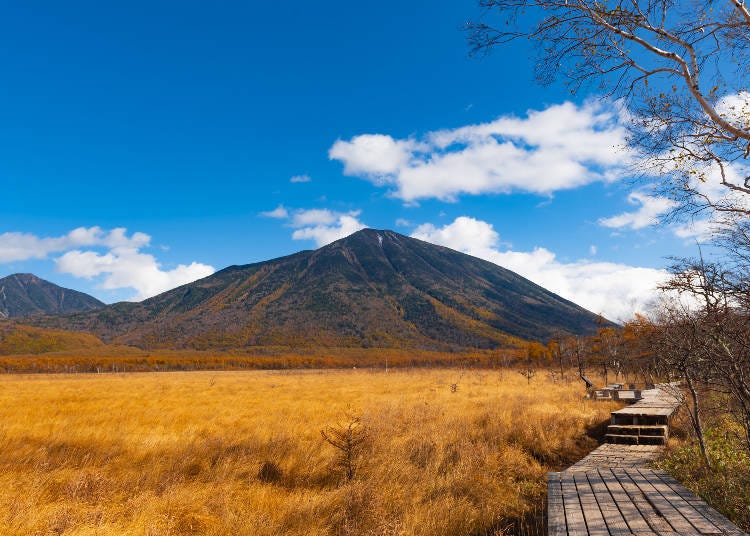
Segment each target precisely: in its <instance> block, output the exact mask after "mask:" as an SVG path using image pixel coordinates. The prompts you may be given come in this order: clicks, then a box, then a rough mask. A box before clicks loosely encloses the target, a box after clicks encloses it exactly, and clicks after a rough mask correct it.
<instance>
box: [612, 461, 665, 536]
mask: <svg viewBox="0 0 750 536" xmlns="http://www.w3.org/2000/svg"><path fill="white" fill-rule="evenodd" d="M599 474H600V475H601V478H602V481H603V482H604V484H605V485H606V486H607V489H608V490H609V493H610V494H611V495H612V499H613V500H614V501H615V503H616V504H617V507H618V508H619V509H620V513H621V514H622V517H623V518H624V519H625V522H626V523H627V524H628V527H629V528H630V530H631V531H632V532H633V533H635V534H643V535H646V534H656V533H655V532H654V531H653V530H652V529H651V527H650V526H649V524H648V523H647V522H646V520H645V519H644V518H643V515H642V514H641V512H640V510H639V509H638V508H637V507H636V506H635V504H634V503H633V501H632V500H631V499H630V497H629V496H628V494H627V492H626V491H625V489H624V488H623V487H622V484H621V483H620V481H619V480H617V477H615V475H613V474H612V471H611V470H608V469H599Z"/></svg>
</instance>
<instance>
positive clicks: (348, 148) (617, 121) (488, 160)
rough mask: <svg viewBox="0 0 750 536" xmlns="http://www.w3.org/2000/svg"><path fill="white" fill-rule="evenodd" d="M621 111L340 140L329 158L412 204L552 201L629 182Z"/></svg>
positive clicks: (532, 114) (592, 110) (562, 108)
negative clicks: (569, 192)
mask: <svg viewBox="0 0 750 536" xmlns="http://www.w3.org/2000/svg"><path fill="white" fill-rule="evenodd" d="M625 141H626V129H625V126H624V124H623V120H622V115H621V110H620V109H619V108H618V107H617V106H614V105H612V104H611V103H605V104H603V103H596V102H593V101H592V102H588V103H586V104H584V105H581V106H577V105H575V104H573V103H570V102H566V103H563V104H558V105H554V106H550V107H548V108H547V109H545V110H542V111H535V110H531V111H529V112H528V113H527V115H526V117H523V118H519V117H513V116H503V117H500V118H498V119H496V120H495V121H492V122H490V123H483V124H476V125H469V126H465V127H461V128H456V129H452V130H440V131H435V132H429V133H427V134H426V135H425V136H424V138H423V139H422V140H415V139H395V138H393V137H391V136H389V135H386V134H363V135H359V136H355V137H353V138H351V139H349V140H337V141H336V142H335V143H334V144H333V145H332V147H331V148H330V150H329V153H328V154H329V157H330V158H331V159H332V160H338V161H340V162H341V163H343V164H344V173H345V174H346V175H350V176H356V177H360V178H363V179H366V180H369V181H371V182H373V183H375V184H377V185H382V186H388V187H390V188H391V190H392V193H393V195H395V196H396V197H398V198H400V199H402V200H404V201H406V202H414V201H417V200H419V199H425V198H437V199H441V200H445V201H452V200H455V198H456V197H457V196H458V195H460V194H484V193H510V192H515V191H521V192H532V193H537V194H550V193H552V192H555V191H557V190H563V189H569V188H576V187H578V186H582V185H585V184H589V183H591V182H595V181H611V180H616V179H618V178H619V177H620V176H621V172H622V170H623V168H624V166H625V165H627V164H628V163H629V162H631V160H632V155H631V154H630V153H629V152H628V151H626V150H625Z"/></svg>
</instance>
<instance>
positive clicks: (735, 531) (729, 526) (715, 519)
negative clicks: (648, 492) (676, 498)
mask: <svg viewBox="0 0 750 536" xmlns="http://www.w3.org/2000/svg"><path fill="white" fill-rule="evenodd" d="M659 478H660V479H661V480H662V481H663V482H664V483H665V484H667V485H668V486H669V487H670V488H672V489H673V490H674V492H675V493H677V494H678V495H680V497H682V498H683V499H684V500H686V501H687V502H688V503H689V504H690V505H691V506H692V507H693V508H695V509H696V510H697V511H698V512H699V513H700V514H702V515H703V516H704V517H705V518H706V519H708V520H709V521H710V522H711V523H713V525H714V526H716V527H717V528H718V529H720V530H721V534H727V535H731V536H748V534H747V533H746V532H743V531H741V530H740V529H739V528H738V527H737V525H735V524H734V523H732V522H731V521H729V520H728V519H727V518H726V517H724V516H723V515H722V514H721V513H720V512H718V511H716V510H714V509H713V508H711V507H710V506H709V505H708V504H706V502H705V501H704V500H703V499H701V498H700V497H698V496H697V495H695V494H694V493H693V492H692V491H690V490H689V489H687V488H686V487H685V486H683V485H682V483H680V482H678V481H677V480H676V479H675V478H674V477H673V476H672V475H670V474H668V473H659Z"/></svg>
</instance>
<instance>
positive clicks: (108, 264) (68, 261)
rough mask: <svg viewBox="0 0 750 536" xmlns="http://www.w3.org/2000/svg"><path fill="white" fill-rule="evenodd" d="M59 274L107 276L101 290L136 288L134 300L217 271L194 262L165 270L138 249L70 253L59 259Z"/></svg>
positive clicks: (152, 258)
mask: <svg viewBox="0 0 750 536" xmlns="http://www.w3.org/2000/svg"><path fill="white" fill-rule="evenodd" d="M55 263H56V268H57V270H58V271H59V272H62V273H66V274H70V275H72V276H74V277H83V278H86V279H91V278H93V277H96V276H100V275H104V276H105V277H104V280H103V282H102V283H101V287H102V288H105V289H108V290H114V289H120V288H133V289H135V290H136V292H137V294H136V295H135V296H134V297H133V299H134V300H142V299H145V298H150V297H151V296H156V295H157V294H160V293H162V292H165V291H167V290H170V289H173V288H175V287H178V286H180V285H184V284H186V283H190V282H192V281H195V280H196V279H201V278H203V277H206V276H209V275H211V274H213V273H214V271H215V270H214V268H213V267H212V266H208V265H206V264H201V263H197V262H193V263H191V264H189V265H185V264H180V265H178V266H177V267H176V268H174V269H172V270H163V269H162V268H161V265H160V264H159V262H157V260H156V259H155V258H154V256H153V255H149V254H147V253H141V252H140V251H138V249H137V248H131V247H119V248H114V249H112V250H111V251H109V252H107V253H105V254H100V253H97V252H95V251H80V250H73V251H68V252H67V253H65V254H64V255H62V256H61V257H59V258H57V259H56V260H55Z"/></svg>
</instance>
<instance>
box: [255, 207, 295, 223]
mask: <svg viewBox="0 0 750 536" xmlns="http://www.w3.org/2000/svg"><path fill="white" fill-rule="evenodd" d="M260 215H261V216H265V217H266V218H275V219H277V220H284V219H286V218H288V217H289V211H288V210H287V209H286V208H285V207H284V205H279V206H278V207H276V208H275V209H273V210H269V211H268V212H261V213H260Z"/></svg>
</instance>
